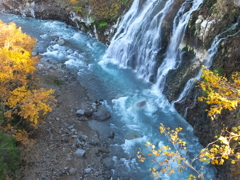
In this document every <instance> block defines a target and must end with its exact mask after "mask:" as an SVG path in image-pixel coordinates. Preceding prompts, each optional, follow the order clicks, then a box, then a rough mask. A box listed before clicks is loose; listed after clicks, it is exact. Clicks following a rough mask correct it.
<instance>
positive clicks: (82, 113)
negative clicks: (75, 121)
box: [76, 109, 85, 116]
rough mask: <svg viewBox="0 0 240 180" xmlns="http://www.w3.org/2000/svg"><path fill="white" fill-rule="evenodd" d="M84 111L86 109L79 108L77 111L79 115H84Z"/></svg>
mask: <svg viewBox="0 0 240 180" xmlns="http://www.w3.org/2000/svg"><path fill="white" fill-rule="evenodd" d="M84 112H85V111H84V110H83V109H79V110H77V112H76V113H77V115H78V116H79V115H80V116H82V115H84Z"/></svg>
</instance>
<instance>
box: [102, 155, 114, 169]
mask: <svg viewBox="0 0 240 180" xmlns="http://www.w3.org/2000/svg"><path fill="white" fill-rule="evenodd" d="M103 164H104V165H105V166H107V167H108V168H111V167H113V166H114V161H113V160H112V158H110V157H108V158H105V159H103Z"/></svg>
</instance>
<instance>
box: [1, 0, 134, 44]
mask: <svg viewBox="0 0 240 180" xmlns="http://www.w3.org/2000/svg"><path fill="white" fill-rule="evenodd" d="M108 2H110V0H100V1H96V0H76V1H75V0H0V9H1V12H3V13H9V14H17V15H22V16H26V17H33V18H37V19H47V20H58V21H62V22H65V23H67V24H69V25H73V26H75V27H76V28H78V29H79V30H81V31H83V32H85V33H87V34H89V35H90V36H92V37H95V38H96V39H98V40H99V41H102V42H103V43H105V44H109V42H110V39H111V37H112V36H113V34H114V32H115V28H116V27H117V23H118V21H119V18H120V17H121V16H122V15H123V14H124V12H125V11H126V10H127V9H128V7H129V6H130V5H131V2H132V0H125V1H119V2H118V4H116V3H115V4H114V3H112V2H111V3H112V4H113V5H112V6H111V7H108V9H106V10H105V9H103V8H104V7H105V6H104V5H106V4H108ZM98 4H99V5H101V6H100V7H101V8H102V9H97V8H96V7H98ZM114 5H115V6H114ZM114 7H115V11H114V12H112V11H111V8H113V9H114ZM105 11H108V14H107V15H106V16H103V15H102V13H103V12H105ZM108 16H109V18H108ZM98 17H99V18H98Z"/></svg>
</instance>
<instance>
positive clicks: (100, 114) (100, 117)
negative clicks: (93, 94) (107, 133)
mask: <svg viewBox="0 0 240 180" xmlns="http://www.w3.org/2000/svg"><path fill="white" fill-rule="evenodd" d="M110 117H111V114H110V113H109V112H108V111H106V110H101V109H100V110H99V111H97V112H94V113H93V115H92V118H93V119H94V120H97V121H106V120H108V119H109V118H110Z"/></svg>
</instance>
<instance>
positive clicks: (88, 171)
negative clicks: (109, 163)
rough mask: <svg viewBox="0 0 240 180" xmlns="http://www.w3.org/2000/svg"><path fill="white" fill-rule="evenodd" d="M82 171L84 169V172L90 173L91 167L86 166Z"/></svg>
mask: <svg viewBox="0 0 240 180" xmlns="http://www.w3.org/2000/svg"><path fill="white" fill-rule="evenodd" d="M84 171H85V173H87V174H88V173H90V172H91V171H92V169H91V168H86V169H84Z"/></svg>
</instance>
